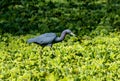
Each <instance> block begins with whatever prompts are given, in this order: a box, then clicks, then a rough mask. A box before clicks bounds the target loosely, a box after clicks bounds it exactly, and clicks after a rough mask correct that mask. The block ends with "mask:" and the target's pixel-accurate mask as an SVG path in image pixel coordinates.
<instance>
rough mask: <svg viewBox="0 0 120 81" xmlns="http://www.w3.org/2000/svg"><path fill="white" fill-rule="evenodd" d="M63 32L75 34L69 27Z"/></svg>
mask: <svg viewBox="0 0 120 81" xmlns="http://www.w3.org/2000/svg"><path fill="white" fill-rule="evenodd" d="M65 32H66V33H68V34H70V35H73V36H75V34H74V33H73V32H72V31H71V30H69V29H66V30H65Z"/></svg>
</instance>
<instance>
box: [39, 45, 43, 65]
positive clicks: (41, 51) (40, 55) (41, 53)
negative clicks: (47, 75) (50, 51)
mask: <svg viewBox="0 0 120 81" xmlns="http://www.w3.org/2000/svg"><path fill="white" fill-rule="evenodd" d="M42 55H43V47H42V48H41V49H40V54H39V58H40V63H41V64H42Z"/></svg>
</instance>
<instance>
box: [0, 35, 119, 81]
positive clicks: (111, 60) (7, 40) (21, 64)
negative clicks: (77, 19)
mask: <svg viewBox="0 0 120 81" xmlns="http://www.w3.org/2000/svg"><path fill="white" fill-rule="evenodd" d="M0 36H1V35H0ZM32 36H34V35H32ZM29 37H31V35H26V36H23V35H21V36H12V35H10V34H4V35H2V36H1V42H0V47H1V48H0V80H8V81H29V80H31V81H38V80H41V81H58V80H59V81H79V80H82V81H102V80H105V81H118V80H119V78H120V77H119V75H120V33H110V34H109V35H106V36H104V35H99V36H96V37H94V38H90V37H88V36H84V37H83V39H82V40H81V41H79V40H78V39H77V38H75V37H71V38H70V39H69V40H68V42H65V41H63V42H61V43H57V44H54V45H53V51H52V50H51V49H50V48H49V47H45V48H44V49H43V50H42V48H41V47H40V46H38V45H36V44H30V45H28V44H26V40H27V39H28V38H29ZM67 37H68V36H67ZM75 41H76V42H75Z"/></svg>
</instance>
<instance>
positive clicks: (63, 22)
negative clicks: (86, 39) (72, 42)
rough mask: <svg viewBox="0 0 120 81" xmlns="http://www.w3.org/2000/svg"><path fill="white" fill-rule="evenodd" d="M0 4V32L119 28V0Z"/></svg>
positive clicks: (80, 31) (82, 32)
mask: <svg viewBox="0 0 120 81" xmlns="http://www.w3.org/2000/svg"><path fill="white" fill-rule="evenodd" d="M0 5H1V6H0V9H1V11H0V32H1V33H6V32H8V33H12V34H17V35H18V34H26V33H36V32H41V33H43V32H49V31H56V32H58V31H62V30H63V29H66V28H69V29H72V30H74V31H75V33H76V34H78V35H80V36H82V35H85V34H86V35H89V34H90V33H91V31H94V30H95V29H96V28H98V27H99V26H101V25H102V26H108V27H110V30H111V29H112V30H114V29H115V30H119V27H120V24H119V23H120V9H119V8H120V1H119V0H115V1H114V0H85V1H84V0H35V1H34V0H32V1H28V0H25V1H24V0H19V1H16V0H11V1H9V0H2V1H0ZM107 31H108V32H109V29H108V30H107Z"/></svg>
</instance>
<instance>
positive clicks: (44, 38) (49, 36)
mask: <svg viewBox="0 0 120 81" xmlns="http://www.w3.org/2000/svg"><path fill="white" fill-rule="evenodd" d="M55 38H56V34H55V33H45V34H42V35H40V36H37V37H35V38H31V39H29V40H28V41H27V42H28V43H32V42H34V43H37V44H40V45H47V44H52V42H53V41H54V39H55Z"/></svg>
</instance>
